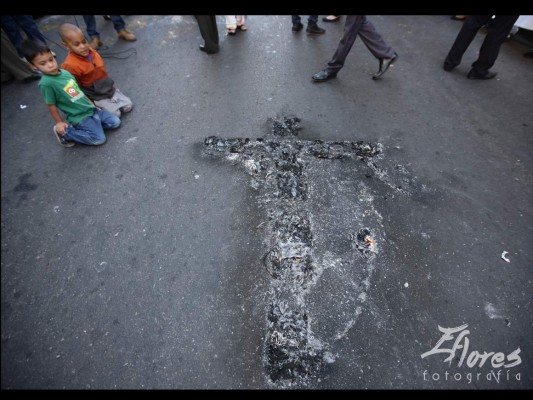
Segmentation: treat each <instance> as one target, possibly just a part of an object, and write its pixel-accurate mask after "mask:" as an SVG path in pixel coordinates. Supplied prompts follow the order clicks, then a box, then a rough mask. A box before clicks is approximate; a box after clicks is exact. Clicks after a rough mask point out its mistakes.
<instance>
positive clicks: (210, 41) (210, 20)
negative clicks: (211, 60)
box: [194, 15, 219, 53]
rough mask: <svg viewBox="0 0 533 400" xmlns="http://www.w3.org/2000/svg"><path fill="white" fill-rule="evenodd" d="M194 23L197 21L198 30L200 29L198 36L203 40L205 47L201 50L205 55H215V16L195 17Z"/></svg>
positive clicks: (216, 41)
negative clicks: (203, 50)
mask: <svg viewBox="0 0 533 400" xmlns="http://www.w3.org/2000/svg"><path fill="white" fill-rule="evenodd" d="M194 17H195V18H196V21H198V28H200V34H201V35H202V38H203V39H204V42H205V46H204V47H203V49H205V51H206V52H207V53H216V52H218V50H219V47H218V28H217V20H216V16H215V15H195V16H194ZM200 48H201V49H202V47H200Z"/></svg>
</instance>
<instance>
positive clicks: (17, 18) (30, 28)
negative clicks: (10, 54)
mask: <svg viewBox="0 0 533 400" xmlns="http://www.w3.org/2000/svg"><path fill="white" fill-rule="evenodd" d="M19 27H20V28H22V30H23V31H24V32H25V33H26V35H28V37H29V38H30V39H33V40H39V41H41V42H43V43H44V44H47V42H46V39H45V37H44V36H43V34H42V33H41V31H40V30H39V27H38V26H37V24H36V23H35V20H34V19H33V17H32V16H31V15H2V28H3V29H4V31H5V33H6V34H7V36H8V37H9V40H11V42H13V44H14V45H15V48H16V49H17V51H18V52H19V55H20V56H21V57H22V54H20V44H21V43H22V35H21V34H20V31H19Z"/></svg>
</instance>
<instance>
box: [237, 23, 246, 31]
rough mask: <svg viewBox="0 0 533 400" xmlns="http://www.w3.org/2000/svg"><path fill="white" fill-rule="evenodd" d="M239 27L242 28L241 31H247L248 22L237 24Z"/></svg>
mask: <svg viewBox="0 0 533 400" xmlns="http://www.w3.org/2000/svg"><path fill="white" fill-rule="evenodd" d="M237 29H240V30H241V31H247V30H248V27H247V26H246V24H242V25H237Z"/></svg>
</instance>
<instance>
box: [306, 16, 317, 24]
mask: <svg viewBox="0 0 533 400" xmlns="http://www.w3.org/2000/svg"><path fill="white" fill-rule="evenodd" d="M317 23H318V15H310V16H309V18H307V26H316V25H317Z"/></svg>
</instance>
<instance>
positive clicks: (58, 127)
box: [56, 122, 69, 136]
mask: <svg viewBox="0 0 533 400" xmlns="http://www.w3.org/2000/svg"><path fill="white" fill-rule="evenodd" d="M68 126H69V125H68V124H67V123H66V122H58V123H57V124H56V131H57V133H59V134H60V135H61V136H63V135H64V134H65V133H66V129H67V128H68Z"/></svg>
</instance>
